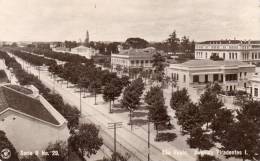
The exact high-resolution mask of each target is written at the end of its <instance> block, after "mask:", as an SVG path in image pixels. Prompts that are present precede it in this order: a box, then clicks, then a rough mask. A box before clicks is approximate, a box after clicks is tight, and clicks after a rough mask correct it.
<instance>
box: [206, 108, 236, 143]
mask: <svg viewBox="0 0 260 161" xmlns="http://www.w3.org/2000/svg"><path fill="white" fill-rule="evenodd" d="M233 123H234V116H233V114H232V112H231V111H230V110H228V109H225V108H223V109H219V110H218V111H217V113H216V115H215V116H214V118H213V120H212V122H211V125H210V128H211V129H212V133H213V134H212V135H213V137H214V139H215V140H217V141H220V139H221V138H222V137H223V136H224V135H225V134H226V133H227V131H228V129H229V128H230V127H231V126H232V124H233Z"/></svg>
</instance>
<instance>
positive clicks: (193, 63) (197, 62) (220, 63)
mask: <svg viewBox="0 0 260 161" xmlns="http://www.w3.org/2000/svg"><path fill="white" fill-rule="evenodd" d="M178 65H181V66H186V67H204V66H235V65H249V64H248V63H246V62H241V61H226V60H225V61H213V60H206V59H203V60H197V59H196V60H190V61H187V62H184V63H182V64H178Z"/></svg>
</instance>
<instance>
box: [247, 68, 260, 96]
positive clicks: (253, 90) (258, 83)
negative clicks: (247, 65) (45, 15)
mask: <svg viewBox="0 0 260 161" xmlns="http://www.w3.org/2000/svg"><path fill="white" fill-rule="evenodd" d="M248 93H250V95H251V96H252V97H253V99H255V100H260V67H256V71H255V74H254V75H253V77H252V78H251V79H250V90H249V91H248Z"/></svg>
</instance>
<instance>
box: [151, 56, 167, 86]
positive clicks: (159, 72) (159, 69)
mask: <svg viewBox="0 0 260 161" xmlns="http://www.w3.org/2000/svg"><path fill="white" fill-rule="evenodd" d="M153 67H154V75H153V77H154V79H155V80H157V81H162V79H163V75H164V68H165V59H164V57H162V56H161V54H160V53H156V54H155V55H153Z"/></svg>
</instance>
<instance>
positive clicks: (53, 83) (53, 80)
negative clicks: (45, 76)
mask: <svg viewBox="0 0 260 161" xmlns="http://www.w3.org/2000/svg"><path fill="white" fill-rule="evenodd" d="M53 93H55V74H53Z"/></svg>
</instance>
